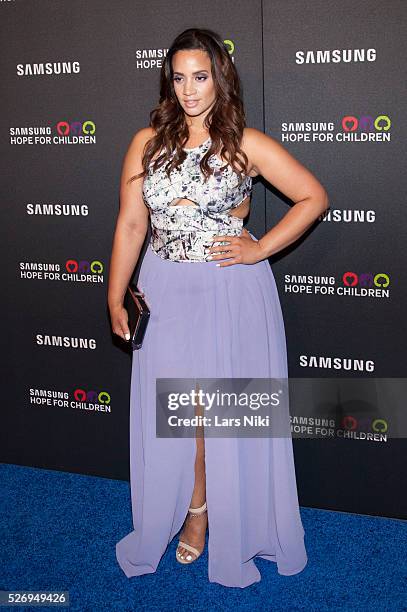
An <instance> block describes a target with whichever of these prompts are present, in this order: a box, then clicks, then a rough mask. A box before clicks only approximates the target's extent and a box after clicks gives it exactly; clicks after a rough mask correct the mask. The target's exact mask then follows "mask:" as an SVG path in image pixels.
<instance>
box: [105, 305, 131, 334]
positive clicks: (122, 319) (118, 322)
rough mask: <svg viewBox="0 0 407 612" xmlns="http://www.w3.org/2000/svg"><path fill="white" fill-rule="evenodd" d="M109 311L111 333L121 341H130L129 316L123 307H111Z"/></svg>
mask: <svg viewBox="0 0 407 612" xmlns="http://www.w3.org/2000/svg"><path fill="white" fill-rule="evenodd" d="M109 311H110V320H111V324H112V331H113V333H114V334H116V335H117V336H120V338H122V339H123V340H130V330H129V324H128V323H129V315H128V313H127V310H126V309H125V307H124V306H123V305H122V304H120V305H118V306H111V307H109Z"/></svg>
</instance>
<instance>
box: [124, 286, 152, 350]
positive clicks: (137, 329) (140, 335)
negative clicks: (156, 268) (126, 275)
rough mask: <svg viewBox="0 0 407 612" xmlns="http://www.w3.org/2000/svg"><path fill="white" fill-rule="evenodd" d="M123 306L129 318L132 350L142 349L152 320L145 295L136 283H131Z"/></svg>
mask: <svg viewBox="0 0 407 612" xmlns="http://www.w3.org/2000/svg"><path fill="white" fill-rule="evenodd" d="M123 306H124V307H125V309H126V310H127V314H128V317H129V322H128V325H129V330H130V343H131V347H132V350H133V351H134V350H135V349H139V348H141V346H142V344H143V339H144V334H145V333H146V329H147V323H148V321H149V318H150V309H149V307H148V304H147V303H146V301H145V299H144V293H143V292H142V291H140V289H139V288H138V287H137V285H136V284H135V283H130V284H129V285H128V287H127V289H126V293H125V296H124V300H123Z"/></svg>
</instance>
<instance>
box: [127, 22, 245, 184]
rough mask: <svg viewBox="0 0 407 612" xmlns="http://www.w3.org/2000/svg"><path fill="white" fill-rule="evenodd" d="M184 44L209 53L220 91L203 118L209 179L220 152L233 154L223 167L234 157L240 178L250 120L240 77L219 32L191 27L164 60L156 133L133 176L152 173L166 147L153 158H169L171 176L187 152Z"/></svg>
mask: <svg viewBox="0 0 407 612" xmlns="http://www.w3.org/2000/svg"><path fill="white" fill-rule="evenodd" d="M185 49H202V50H203V51H206V52H207V53H208V55H209V57H210V60H211V72H212V78H213V80H214V84H215V90H216V94H217V97H216V100H215V102H214V104H213V106H212V108H211V109H210V111H209V113H208V114H207V116H206V117H205V121H204V126H205V127H206V128H207V129H208V130H209V136H210V139H211V146H210V148H209V149H208V151H207V152H206V153H205V155H204V156H203V157H202V159H201V161H200V167H201V170H202V172H203V174H204V176H205V179H207V178H208V176H209V175H210V174H212V172H213V169H212V168H211V167H210V166H209V163H208V162H209V159H210V157H211V155H213V154H214V153H217V152H220V156H221V158H222V159H227V160H228V162H227V163H226V164H225V165H224V166H222V169H224V168H226V167H227V165H228V163H230V165H231V166H232V168H233V170H234V172H236V174H237V175H238V176H239V179H240V180H243V174H245V173H246V172H247V165H248V158H247V155H246V154H245V153H244V151H243V150H242V149H241V148H240V142H241V139H242V136H243V129H244V127H245V126H246V121H245V113H244V107H243V102H242V99H241V86H240V79H239V75H238V73H237V70H236V68H235V65H234V63H233V61H232V59H231V57H230V55H229V52H228V50H227V47H226V45H225V44H224V42H223V41H222V39H221V38H220V36H219V35H218V34H216V32H213V31H212V30H205V29H198V28H189V29H187V30H184V31H183V32H182V33H181V34H179V35H178V36H177V37H176V38H175V40H174V42H173V43H172V45H171V47H170V48H169V50H168V53H167V55H166V58H165V61H164V63H163V65H162V68H161V75H160V98H159V103H158V105H157V106H156V107H155V108H154V109H153V110H152V111H151V113H150V127H151V128H153V130H154V132H155V135H154V136H153V137H152V138H150V140H148V142H147V143H146V145H145V147H144V150H143V158H142V166H143V172H141V173H140V174H137V175H135V176H132V177H131V178H130V179H129V180H128V182H131V181H133V180H135V179H137V178H139V177H144V176H145V175H146V174H147V172H148V168H149V165H150V163H151V160H152V158H153V157H154V155H155V153H157V152H158V151H162V153H161V155H159V156H158V157H157V158H156V159H155V160H154V162H153V168H152V169H153V171H156V170H157V169H158V168H160V167H161V166H162V165H163V164H164V163H167V165H166V168H165V171H166V173H167V175H168V176H169V175H170V173H171V172H172V170H174V169H175V168H177V167H178V166H179V165H180V164H182V162H183V161H184V159H185V157H186V155H187V154H186V152H185V151H184V150H183V147H184V145H185V144H186V143H187V141H188V138H189V130H188V126H187V123H186V120H185V114H184V110H183V108H182V106H181V105H180V104H179V102H178V99H177V96H176V95H175V91H174V86H173V70H172V58H173V56H174V54H175V53H176V52H177V51H180V50H185ZM173 151H174V155H173V156H172V159H171V158H170V156H171V153H172V152H173ZM225 154H227V155H226V156H225ZM239 155H240V156H241V158H243V162H242V161H241V159H239V157H238V156H239Z"/></svg>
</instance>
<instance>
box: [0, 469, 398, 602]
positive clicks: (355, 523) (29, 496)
mask: <svg viewBox="0 0 407 612" xmlns="http://www.w3.org/2000/svg"><path fill="white" fill-rule="evenodd" d="M0 477H1V482H0V486H1V492H2V494H1V502H0V511H1V553H0V555H1V570H0V571H1V574H0V589H1V590H41V589H43V590H48V591H50V590H64V591H69V595H70V602H71V604H70V606H69V608H59V609H60V610H64V609H65V610H70V611H73V610H75V611H76V610H78V611H81V612H83V611H89V612H90V611H92V612H102V611H114V612H130V611H133V610H134V611H136V610H137V611H139V610H148V611H149V612H153V611H160V612H162V611H165V610H174V611H175V610H181V609H186V610H189V609H191V610H194V611H196V612H198V611H201V610H205V611H206V610H208V609H209V610H254V609H257V610H267V611H269V610H270V611H273V612H274V611H276V612H278V611H284V612H294V611H296V610H307V611H314V610H315V611H317V610H318V611H324V610H329V611H335V612H338V611H340V610H352V611H353V610H357V611H358V612H365V611H366V612H367V611H372V612H373V611H374V612H379V611H391V612H396V611H397V612H398V611H401V610H407V604H406V602H407V599H406V559H407V550H406V549H407V546H406V544H407V537H406V535H407V534H406V530H407V523H406V522H405V521H400V520H393V519H384V518H380V517H377V518H376V517H370V516H361V515H355V514H347V513H339V512H329V511H326V510H318V509H312V508H301V516H302V520H303V525H304V529H305V544H306V548H307V553H308V558H309V560H308V565H307V567H306V568H305V569H304V570H303V571H302V572H301V573H300V574H297V575H296V576H280V575H279V574H278V573H277V567H276V565H275V564H274V563H272V562H270V561H266V560H265V559H260V558H257V559H256V561H255V562H256V565H257V567H258V568H259V570H260V572H261V575H262V580H261V582H258V583H256V584H253V585H251V586H250V587H247V588H245V589H239V588H227V587H223V586H222V585H219V584H216V583H210V582H208V577H207V565H208V557H207V549H205V552H204V553H203V554H202V556H201V557H200V558H199V559H198V560H197V561H196V562H195V563H193V564H192V565H191V566H183V565H181V564H179V563H177V561H176V559H175V556H174V555H175V548H176V544H177V540H178V537H175V538H174V540H173V541H172V542H171V544H170V546H169V547H168V549H167V551H166V553H165V555H164V557H163V558H162V559H161V562H160V564H159V566H158V569H157V572H156V573H155V574H148V575H145V576H139V577H134V578H131V579H128V578H126V576H125V575H124V574H123V572H122V570H121V569H120V567H119V566H118V564H117V562H116V556H115V544H116V542H117V541H118V540H119V539H121V538H122V537H123V536H125V535H126V534H127V533H128V532H129V531H130V530H131V529H132V522H131V509H130V488H129V484H128V483H127V482H123V481H117V480H108V479H104V478H97V477H93V476H84V475H80V474H71V473H66V472H58V471H53V470H42V469H36V468H29V467H23V466H17V465H5V464H2V465H0ZM378 494H380V491H379V489H378ZM2 609H4V610H6V609H7V610H11V608H10V607H7V608H2ZM38 609H48V610H50V608H44V607H41V608H38V607H33V606H30V607H18V608H17V607H14V610H21V611H25V612H28V611H31V610H32V611H35V610H38Z"/></svg>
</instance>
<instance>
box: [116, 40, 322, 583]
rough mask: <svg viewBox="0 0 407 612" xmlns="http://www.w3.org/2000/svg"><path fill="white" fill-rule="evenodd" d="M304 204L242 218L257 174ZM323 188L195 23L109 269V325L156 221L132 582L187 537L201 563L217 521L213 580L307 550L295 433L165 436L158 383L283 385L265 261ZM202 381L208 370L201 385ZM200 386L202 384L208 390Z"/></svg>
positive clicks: (296, 562) (128, 173) (129, 547)
mask: <svg viewBox="0 0 407 612" xmlns="http://www.w3.org/2000/svg"><path fill="white" fill-rule="evenodd" d="M258 175H262V176H264V177H265V178H266V179H267V180H268V181H269V182H270V183H272V184H273V185H275V186H276V187H277V188H278V189H279V190H280V191H281V192H282V193H283V194H285V195H287V196H288V197H289V198H290V199H291V200H293V201H294V202H295V206H293V207H292V208H291V209H290V210H289V211H288V212H287V214H286V215H285V217H284V218H283V219H282V220H281V221H280V222H279V223H278V224H277V225H276V226H275V227H273V228H272V229H271V230H270V231H269V232H267V233H266V234H265V235H264V236H263V237H261V238H260V239H257V238H256V237H254V236H253V235H252V234H251V233H250V232H248V231H247V230H246V229H245V228H243V219H244V218H245V217H246V216H247V213H248V211H249V207H250V194H251V186H252V178H253V177H255V176H258ZM327 206H328V198H327V194H326V191H325V189H324V188H323V187H322V185H321V184H320V183H319V182H318V181H317V179H316V178H315V177H314V176H313V175H312V174H311V173H310V172H309V171H308V170H307V169H306V168H305V167H303V166H302V165H301V164H300V163H299V162H298V161H296V160H295V159H294V158H293V157H292V156H291V155H290V154H289V153H288V152H287V151H286V150H285V149H284V148H283V147H282V146H281V145H280V144H279V143H278V142H277V141H275V140H274V139H272V138H271V137H269V136H266V135H264V134H263V133H261V132H260V131H258V130H256V129H254V128H248V127H245V118H244V110H243V106H242V101H241V95H240V85H239V78H238V75H237V72H236V69H235V66H234V64H233V62H232V60H231V58H230V56H229V54H228V52H227V49H226V47H225V46H224V44H223V42H222V40H221V38H220V37H219V36H218V35H217V34H215V33H214V32H212V31H210V30H202V29H188V30H186V31H184V32H183V33H182V34H180V35H179V36H178V37H177V38H176V39H175V41H174V42H173V44H172V45H171V47H170V49H169V51H168V54H167V56H166V60H165V62H164V65H163V68H162V72H161V87H160V102H159V105H158V106H157V107H156V109H155V110H154V111H152V113H151V115H150V127H148V128H144V129H141V130H139V131H138V132H137V133H136V134H135V136H134V137H133V139H132V141H131V143H130V146H129V148H128V151H127V153H126V156H125V159H124V163H123V171H122V177H121V189H120V212H119V215H118V219H117V225H116V230H115V235H114V242H113V250H112V257H111V264H110V277H109V290H108V304H109V310H110V315H111V322H112V329H113V332H114V333H115V334H117V335H118V336H120V337H121V338H123V339H125V340H128V339H129V337H130V336H129V329H128V318H127V312H126V310H125V309H124V307H123V297H124V294H125V291H126V286H127V284H128V282H129V280H130V278H131V275H132V273H133V271H134V267H135V265H136V263H137V261H138V259H139V255H140V251H141V248H142V245H143V242H144V240H145V237H146V233H147V228H148V219H149V216H150V219H151V226H152V235H151V240H150V243H149V245H148V248H147V251H146V253H145V256H144V259H143V262H142V266H141V269H140V274H139V278H138V284H139V287H140V288H141V290H142V291H144V293H145V297H146V301H147V303H148V304H149V306H150V310H151V317H150V321H149V324H148V327H147V331H146V334H145V337H144V343H143V346H142V348H141V349H140V350H137V351H134V353H133V365H132V374H131V394H130V404H131V406H130V445H131V448H130V470H131V494H132V512H133V525H134V531H132V532H131V533H129V534H128V535H126V536H125V537H124V538H122V539H121V540H120V541H119V542H118V543H117V546H116V554H117V560H118V563H119V564H120V566H121V568H122V569H123V571H124V572H125V574H126V576H128V577H131V576H137V575H141V574H146V573H152V572H155V571H156V569H157V566H158V563H159V561H160V559H161V557H162V555H163V554H164V552H165V550H166V548H167V546H168V544H169V543H170V542H171V540H172V539H173V538H174V536H175V535H176V534H177V533H178V532H179V531H180V529H181V527H182V528H183V529H182V532H181V535H180V538H179V542H178V547H177V550H176V558H177V560H178V561H180V563H184V564H188V563H192V562H194V561H195V560H196V559H197V558H198V557H199V555H200V554H201V553H202V551H203V549H204V546H205V541H206V530H207V529H208V532H209V538H208V577H209V580H210V581H211V582H218V583H220V584H223V585H225V586H235V587H246V586H248V585H250V584H252V583H254V582H258V581H259V580H260V579H261V576H260V573H259V571H258V569H257V567H256V564H255V563H254V557H256V556H258V557H262V558H264V559H269V560H271V561H274V562H276V564H277V569H278V572H279V573H280V574H284V575H291V574H296V573H298V572H300V571H302V569H303V568H304V567H305V565H306V563H307V555H306V551H305V547H304V530H303V526H302V523H301V518H300V513H299V507H298V498H297V489H296V478H295V469H294V461H293V452H292V440H291V437H289V436H286V437H284V438H272V437H267V438H266V437H263V438H238V437H225V438H216V437H210V436H200V435H199V434H200V433H201V432H202V430H199V434H198V430H197V435H196V437H186V438H185V437H184V438H175V439H174V438H172V439H171V438H169V437H168V438H160V437H156V431H155V423H156V421H155V419H156V413H155V410H156V408H155V407H156V387H155V383H156V379H157V378H184V379H185V378H194V377H198V378H200V377H201V378H230V379H232V378H239V377H240V378H249V377H253V378H272V377H274V378H278V377H280V378H284V377H285V378H287V356H286V343H285V330H284V322H283V317H282V313H281V307H280V302H279V297H278V292H277V288H276V284H275V280H274V276H273V273H272V270H271V268H270V265H269V263H268V261H267V258H268V257H269V256H270V255H272V254H274V253H276V252H278V251H279V250H280V249H283V248H284V247H286V246H287V245H289V244H291V243H292V242H294V241H295V240H296V239H297V238H299V237H300V236H301V235H302V234H303V233H304V232H305V231H306V230H307V229H308V228H309V227H310V226H311V225H312V224H313V223H314V221H315V220H316V219H317V217H318V216H319V215H320V214H321V213H322V212H323V211H324V210H325V209H326V208H327ZM194 380H195V381H196V380H197V379H196V378H194ZM197 388H199V382H198V383H197Z"/></svg>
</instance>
